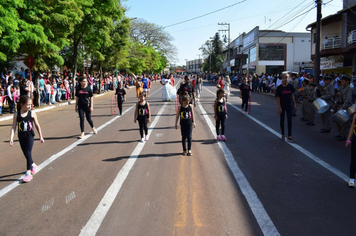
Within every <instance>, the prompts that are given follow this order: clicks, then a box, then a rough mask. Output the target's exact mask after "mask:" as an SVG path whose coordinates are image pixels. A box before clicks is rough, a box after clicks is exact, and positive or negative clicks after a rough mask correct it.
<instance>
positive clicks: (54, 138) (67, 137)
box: [36, 135, 78, 140]
mask: <svg viewBox="0 0 356 236" xmlns="http://www.w3.org/2000/svg"><path fill="white" fill-rule="evenodd" d="M77 137H78V135H71V136H65V137H44V139H45V140H56V139H70V138H77ZM36 140H39V139H36Z"/></svg>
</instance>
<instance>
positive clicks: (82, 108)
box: [75, 77, 97, 138]
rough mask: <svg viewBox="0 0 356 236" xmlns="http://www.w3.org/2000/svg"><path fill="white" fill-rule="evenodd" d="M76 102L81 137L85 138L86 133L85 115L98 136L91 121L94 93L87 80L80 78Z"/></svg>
mask: <svg viewBox="0 0 356 236" xmlns="http://www.w3.org/2000/svg"><path fill="white" fill-rule="evenodd" d="M75 96H76V100H75V112H78V115H79V120H80V132H81V134H80V136H79V138H83V137H84V136H85V133H84V113H85V117H86V118H87V121H88V123H89V125H90V127H91V128H92V130H93V133H94V134H97V131H96V129H95V127H94V124H93V121H92V120H91V113H92V111H93V91H92V90H91V89H90V87H89V86H88V80H87V78H83V77H80V78H79V84H78V86H77V89H76V94H75Z"/></svg>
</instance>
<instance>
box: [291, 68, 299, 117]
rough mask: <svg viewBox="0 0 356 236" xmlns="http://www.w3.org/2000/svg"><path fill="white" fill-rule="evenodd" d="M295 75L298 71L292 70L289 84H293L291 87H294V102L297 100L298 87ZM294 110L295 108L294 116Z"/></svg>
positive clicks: (294, 114)
mask: <svg viewBox="0 0 356 236" xmlns="http://www.w3.org/2000/svg"><path fill="white" fill-rule="evenodd" d="M297 76H298V73H297V72H292V73H291V79H292V80H291V84H292V85H293V88H294V91H295V92H294V94H293V95H294V99H295V101H296V102H298V101H299V100H298V89H299V81H298V79H297ZM296 112H297V110H293V114H292V115H293V116H296Z"/></svg>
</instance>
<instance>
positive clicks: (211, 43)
mask: <svg viewBox="0 0 356 236" xmlns="http://www.w3.org/2000/svg"><path fill="white" fill-rule="evenodd" d="M212 40H214V37H210V55H209V59H210V63H209V67H210V68H209V73H211V56H212V55H213V42H212Z"/></svg>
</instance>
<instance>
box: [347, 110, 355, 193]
mask: <svg viewBox="0 0 356 236" xmlns="http://www.w3.org/2000/svg"><path fill="white" fill-rule="evenodd" d="M355 111H356V109H355ZM355 120H356V113H354V115H353V118H352V124H351V127H350V130H349V135H348V137H347V140H346V145H345V147H348V146H349V145H351V163H350V175H349V177H350V179H349V181H348V185H349V187H355V174H356V129H355V124H356V122H355Z"/></svg>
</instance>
